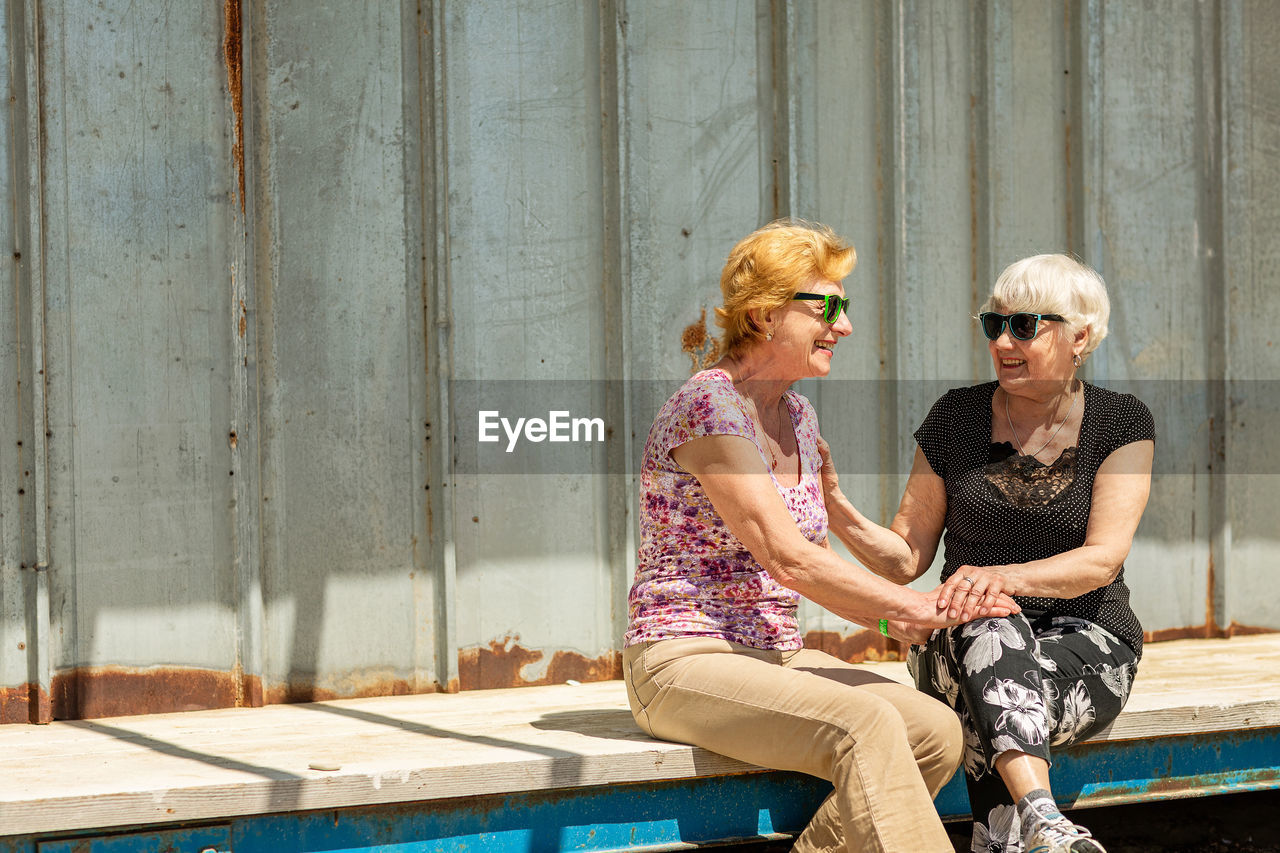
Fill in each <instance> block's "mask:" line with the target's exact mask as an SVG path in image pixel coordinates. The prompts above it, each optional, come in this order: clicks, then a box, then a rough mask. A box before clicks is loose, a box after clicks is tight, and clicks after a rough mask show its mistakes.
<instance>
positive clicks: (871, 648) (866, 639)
mask: <svg viewBox="0 0 1280 853" xmlns="http://www.w3.org/2000/svg"><path fill="white" fill-rule="evenodd" d="M804 647H805V648H806V649H817V650H818V651H820V652H826V653H827V654H829V655H831V656H832V657H836V658H839V659H840V660H842V661H844V662H845V663H861V662H863V661H888V660H905V659H906V649H905V647H904V646H903V644H902V643H899V642H898V641H897V640H891V639H889V638H888V637H885V636H882V635H881V634H880V633H879V632H877V631H858V632H857V633H854V634H849V635H847V636H846V635H844V634H840V633H838V632H836V631H810V632H808V633H807V634H805V635H804Z"/></svg>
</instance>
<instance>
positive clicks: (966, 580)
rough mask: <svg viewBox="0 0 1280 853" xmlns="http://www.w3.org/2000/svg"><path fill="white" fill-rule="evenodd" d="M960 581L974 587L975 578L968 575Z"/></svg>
mask: <svg viewBox="0 0 1280 853" xmlns="http://www.w3.org/2000/svg"><path fill="white" fill-rule="evenodd" d="M960 580H962V581H964V582H965V583H967V584H968V585H969V586H973V578H971V577H969V576H968V575H965V576H964V577H962V578H960Z"/></svg>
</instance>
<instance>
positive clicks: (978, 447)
mask: <svg viewBox="0 0 1280 853" xmlns="http://www.w3.org/2000/svg"><path fill="white" fill-rule="evenodd" d="M1109 312H1110V308H1109V303H1108V300H1107V292H1106V287H1105V285H1104V283H1103V281H1102V278H1101V276H1099V275H1098V274H1097V273H1096V272H1094V271H1093V270H1092V269H1090V268H1089V267H1087V266H1085V265H1083V264H1081V263H1079V262H1077V261H1076V260H1074V259H1072V258H1069V257H1066V256H1064V255H1037V256H1035V257H1031V258H1026V259H1024V260H1021V261H1018V262H1016V263H1014V264H1012V265H1010V266H1009V267H1008V268H1007V269H1005V270H1004V272H1003V273H1002V274H1001V275H1000V277H999V279H998V280H997V281H996V283H995V287H994V288H993V290H992V293H991V296H990V298H988V299H987V302H986V304H985V305H984V306H983V310H982V313H981V314H980V315H979V316H978V320H979V322H980V325H981V328H982V332H983V333H984V334H985V336H986V338H987V345H988V348H989V350H990V353H991V361H992V365H993V367H994V368H995V373H996V377H997V378H996V381H994V382H987V383H984V384H981V385H975V386H973V387H969V388H957V389H954V390H951V391H948V392H947V393H946V394H945V395H943V397H942V398H941V399H939V400H938V401H937V402H936V403H935V404H934V406H933V408H932V410H931V411H930V412H929V414H928V416H927V417H925V419H924V423H923V424H922V425H921V426H920V428H919V429H918V430H917V431H916V433H915V438H916V442H917V444H918V445H919V447H918V449H917V450H916V454H915V462H914V465H913V467H912V470H911V476H910V478H909V479H908V481H907V486H906V491H905V493H904V494H903V496H902V502H901V505H900V506H899V509H898V513H897V515H896V516H895V517H894V519H893V522H892V524H891V526H890V527H889V528H888V529H886V528H883V527H879V526H878V525H876V524H873V523H872V522H870V521H868V520H867V519H866V518H865V517H863V516H862V515H861V514H860V513H859V512H858V511H857V509H855V508H854V507H853V505H852V504H850V503H849V501H848V500H846V499H845V497H844V495H843V494H842V493H841V492H840V488H839V480H838V478H837V476H836V473H835V468H834V466H833V465H832V464H831V461H830V456H829V454H826V452H825V451H826V449H825V447H824V448H823V449H824V462H825V464H824V469H823V481H824V482H823V485H824V491H825V497H826V504H827V509H828V511H829V512H830V514H831V529H832V530H833V531H834V532H835V533H836V535H837V536H839V537H840V539H841V540H842V541H843V542H845V543H846V544H847V545H848V546H849V548H850V550H851V552H852V553H853V554H854V555H855V556H856V557H857V558H858V559H859V560H861V561H862V562H863V563H865V564H866V565H867V567H868V568H870V569H871V570H872V571H875V572H877V573H878V574H880V575H882V576H884V577H886V578H888V579H891V580H894V581H896V582H898V583H904V584H905V583H908V582H910V581H912V580H914V579H916V578H918V577H920V576H921V575H922V574H923V573H924V572H925V571H927V570H928V568H929V566H930V564H932V562H933V558H934V554H935V552H936V551H937V547H938V542H939V539H941V540H942V542H943V543H944V546H945V560H944V565H943V568H942V581H943V583H942V586H941V587H940V588H939V591H938V600H937V605H938V607H940V608H944V609H945V610H946V611H947V613H948V615H949V616H952V617H956V618H959V619H961V620H964V621H965V623H966V624H963V625H961V626H959V627H953V628H947V629H943V630H937V631H931V630H920V631H918V632H917V633H916V636H914V637H913V638H912V639H913V640H914V641H915V642H917V643H918V644H919V645H915V646H913V647H912V651H911V654H910V656H909V659H908V662H909V664H910V666H911V668H912V671H913V674H914V676H915V680H916V685H917V686H918V687H919V688H920V689H921V690H922V691H924V692H926V693H928V694H930V695H933V696H936V697H937V698H939V699H941V700H943V701H945V702H946V703H947V704H949V705H950V706H951V707H952V708H954V709H955V711H956V712H957V714H958V715H959V718H960V720H961V723H962V725H963V726H964V731H965V741H966V743H965V746H966V749H965V762H964V765H965V775H966V780H967V783H968V789H969V803H970V805H971V807H972V810H973V817H974V826H973V838H972V850H973V851H975V853H985V852H986V851H1001V853H1013V851H1027V852H1028V853H1103V848H1102V845H1101V844H1099V843H1098V842H1097V841H1096V840H1094V839H1093V838H1092V837H1091V835H1090V834H1089V832H1088V831H1087V830H1085V829H1084V828H1083V827H1080V826H1077V825H1076V824H1074V823H1073V822H1072V821H1070V820H1068V819H1067V818H1066V817H1064V816H1063V815H1062V814H1060V813H1059V811H1058V809H1057V807H1056V805H1055V803H1054V799H1053V795H1052V793H1051V792H1050V786H1049V762H1050V756H1051V750H1052V749H1057V748H1059V747H1063V746H1067V745H1069V744H1072V743H1075V742H1077V741H1080V740H1082V739H1084V738H1087V737H1088V736H1089V735H1091V734H1093V733H1094V732H1096V731H1097V730H1098V729H1100V728H1101V727H1103V726H1105V725H1107V724H1108V723H1109V722H1111V721H1112V720H1113V719H1115V717H1116V715H1118V714H1119V713H1120V709H1121V708H1122V707H1123V706H1124V703H1125V702H1126V701H1127V699H1128V696H1129V688H1130V685H1131V684H1132V682H1133V677H1134V675H1135V673H1136V671H1137V665H1138V660H1139V658H1140V657H1141V655H1142V628H1141V626H1140V625H1139V624H1138V620H1137V618H1136V617H1135V616H1134V613H1133V610H1132V608H1131V607H1130V606H1129V589H1128V587H1127V586H1125V582H1124V561H1125V558H1126V557H1127V556H1128V553H1129V548H1130V546H1131V545H1132V543H1133V536H1134V533H1135V531H1136V530H1137V527H1138V521H1139V520H1140V519H1141V517H1142V512H1143V509H1144V508H1145V506H1146V503H1147V495H1148V493H1149V491H1150V486H1151V464H1152V458H1153V453H1154V439H1155V427H1154V423H1153V421H1152V418H1151V413H1150V412H1149V411H1148V410H1147V407H1146V406H1145V405H1143V404H1142V402H1141V401H1139V400H1137V399H1136V398H1134V397H1132V396H1129V395H1126V394H1118V393H1115V392H1112V391H1108V390H1105V389H1103V388H1099V387H1097V386H1095V385H1091V384H1089V383H1087V382H1083V381H1081V380H1080V379H1078V378H1077V377H1076V371H1077V369H1078V368H1079V367H1080V365H1081V363H1082V362H1083V361H1084V360H1085V359H1086V358H1088V357H1089V354H1090V353H1092V352H1093V350H1094V349H1095V348H1096V347H1097V346H1098V344H1100V343H1101V342H1102V339H1103V338H1104V337H1106V334H1107V320H1108V315H1109ZM1004 595H1012V596H1013V599H1014V601H1016V602H1017V603H1018V604H1020V605H1021V607H1022V612H1021V613H1017V614H1014V615H1004V614H1001V613H997V612H995V611H992V610H990V609H989V608H990V605H991V603H992V602H993V601H996V600H997V599H998V598H999V597H1001V596H1004ZM975 615H976V616H978V617H979V618H977V619H975V620H974V621H968V620H969V619H970V617H972V616H975Z"/></svg>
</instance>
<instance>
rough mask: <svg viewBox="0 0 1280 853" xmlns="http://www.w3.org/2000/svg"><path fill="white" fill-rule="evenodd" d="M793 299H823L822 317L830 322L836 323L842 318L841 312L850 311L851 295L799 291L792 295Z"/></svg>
mask: <svg viewBox="0 0 1280 853" xmlns="http://www.w3.org/2000/svg"><path fill="white" fill-rule="evenodd" d="M791 299H792V301H795V300H797V299H821V300H822V319H823V320H826V321H827V322H828V323H834V322H835V321H836V320H839V319H840V312H841V311H844V312H845V313H848V311H849V297H847V296H845V297H840V296H836V295H835V294H834V293H797V294H796V295H795V296H793V297H791Z"/></svg>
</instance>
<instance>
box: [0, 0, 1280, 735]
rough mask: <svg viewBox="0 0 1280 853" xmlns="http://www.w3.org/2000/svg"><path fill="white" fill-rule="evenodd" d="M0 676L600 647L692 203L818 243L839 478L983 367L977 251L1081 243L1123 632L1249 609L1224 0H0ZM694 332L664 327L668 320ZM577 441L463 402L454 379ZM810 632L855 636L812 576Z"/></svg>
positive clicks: (150, 702) (249, 693) (208, 676)
mask: <svg viewBox="0 0 1280 853" xmlns="http://www.w3.org/2000/svg"><path fill="white" fill-rule="evenodd" d="M0 24H2V26H3V31H2V32H0V37H2V38H3V42H4V47H5V50H6V51H7V55H8V57H9V59H10V61H9V62H8V63H7V64H4V65H0V75H4V79H5V82H6V83H7V86H8V90H9V92H10V96H11V97H10V105H11V108H10V110H9V111H7V112H4V113H0V122H2V123H3V128H0V145H3V158H4V163H5V165H6V166H7V168H5V169H3V170H0V192H2V193H3V196H4V198H5V199H7V200H8V203H7V204H5V205H3V207H2V208H0V224H2V226H3V233H4V234H6V235H8V238H9V241H10V243H11V247H10V248H11V250H12V253H13V258H14V261H13V263H12V264H6V265H4V267H3V272H0V275H2V276H3V279H4V280H3V282H2V286H0V300H3V301H2V302H0V307H2V308H3V310H4V316H6V317H8V318H10V322H9V324H8V325H7V326H6V331H5V333H4V336H3V339H0V373H2V374H3V375H4V376H6V377H8V378H9V382H10V385H9V387H10V389H11V391H10V397H9V401H8V403H7V404H6V405H4V406H0V431H2V432H0V434H2V435H3V436H4V437H5V440H4V442H3V444H0V569H2V574H0V613H2V614H3V622H2V623H0V688H2V689H0V719H3V720H6V721H16V720H27V719H31V720H47V719H49V718H51V717H77V716H97V715H105V714H114V713H124V712H139V711H153V710H166V709H179V708H195V707H211V706H222V705H232V704H248V705H254V704H260V703H262V702H277V701H287V700H296V699H306V698H320V697H332V696H353V695H369V694H384V693H397V692H410V691H426V690H435V689H451V690H452V689H459V688H462V689H467V688H475V687H488V686H506V685H514V684H525V683H537V682H547V681H549V682H556V681H563V680H566V679H594V678H608V677H615V676H616V675H617V674H618V673H617V660H618V655H617V650H618V646H619V637H620V633H621V630H622V627H623V624H624V622H625V596H626V589H627V586H628V584H629V580H630V572H631V565H632V559H633V558H632V554H633V553H634V547H635V532H634V503H635V494H634V488H635V484H634V482H633V480H632V478H631V476H630V472H631V470H633V468H634V460H635V459H636V458H637V456H638V453H639V449H640V446H641V445H642V444H643V440H644V434H645V431H646V430H647V428H648V423H649V420H650V418H651V417H652V414H653V412H654V411H655V409H656V406H657V405H658V404H659V403H660V401H661V399H662V398H663V397H664V396H665V395H666V394H667V393H669V392H670V391H671V390H672V389H673V388H674V387H675V385H676V384H678V382H679V381H680V379H681V378H682V377H683V376H686V375H687V374H688V372H689V369H690V366H691V364H692V362H693V360H694V359H696V358H697V357H698V356H699V354H701V353H705V345H704V342H703V341H702V340H701V338H700V335H699V328H698V326H697V323H698V321H699V319H700V317H701V316H702V315H703V312H704V310H707V309H709V308H710V307H711V306H713V305H714V304H715V302H716V297H717V288H716V281H717V278H718V272H719V268H720V266H721V264H722V262H723V259H724V256H725V254H726V253H727V251H728V249H729V247H730V246H731V245H732V243H733V242H734V241H735V240H736V239H737V238H739V237H740V236H742V235H743V234H745V233H746V232H748V231H750V230H751V229H753V228H755V227H756V226H757V225H759V224H761V223H763V222H765V221H768V220H770V219H772V218H774V217H776V216H778V215H784V214H794V215H799V216H803V217H806V218H810V219H817V220H821V221H824V222H827V223H829V224H831V225H832V226H833V227H835V228H836V229H837V230H838V231H840V232H842V233H844V234H846V235H848V236H849V237H850V238H851V239H852V240H853V242H854V243H855V245H856V246H857V248H858V250H859V257H860V261H859V265H858V268H857V270H855V272H854V274H853V276H852V277H851V278H850V280H849V281H848V282H847V283H846V284H847V287H848V290H849V293H850V295H851V296H853V297H854V302H855V306H856V307H855V310H854V314H853V319H854V335H853V337H852V338H851V339H850V340H849V341H847V342H846V343H845V345H844V346H842V347H841V353H840V356H839V358H838V359H837V362H836V367H835V371H834V376H833V378H831V379H829V380H825V381H824V382H821V383H808V384H806V387H805V388H804V389H802V390H804V391H805V392H806V393H809V394H810V395H811V397H812V398H813V399H814V400H815V402H816V403H817V404H818V406H819V409H820V412H821V418H822V424H823V431H824V434H826V435H827V436H828V438H829V439H830V440H831V442H832V444H833V445H834V446H835V448H836V452H837V456H838V459H839V461H840V462H841V467H842V468H843V470H844V472H845V473H844V475H843V476H842V482H844V483H845V484H846V488H847V489H848V490H849V491H850V492H851V494H852V496H854V497H855V499H856V500H858V501H859V502H860V503H861V505H862V506H864V507H865V508H867V509H868V510H870V512H871V514H872V515H876V516H878V517H880V518H882V519H887V518H888V517H889V516H890V515H891V513H892V511H893V509H894V508H895V507H896V503H897V498H898V495H899V493H900V489H901V486H902V482H903V476H902V475H903V473H904V471H905V469H906V467H907V462H908V460H909V458H910V452H911V448H912V443H911V438H910V432H911V430H912V429H913V428H914V427H915V425H916V424H917V423H918V421H919V420H920V418H921V417H922V416H923V414H924V412H925V411H926V410H927V406H928V404H929V403H930V402H931V401H932V399H933V398H934V397H936V396H937V394H938V393H940V392H941V390H943V389H945V388H946V387H949V386H951V385H955V384H960V383H967V382H971V381H976V380H982V379H986V378H988V377H989V376H990V368H989V366H988V362H987V355H986V348H985V346H984V345H983V342H982V341H981V340H980V338H979V336H978V335H977V333H976V331H975V329H974V324H973V323H972V321H970V320H969V317H970V316H971V315H972V313H973V312H974V310H975V309H976V306H977V304H978V303H979V301H980V300H981V298H982V295H983V294H984V293H985V290H986V288H987V287H988V286H989V283H990V281H991V280H992V279H993V278H994V276H995V274H996V273H998V272H999V270H1000V269H1001V268H1002V267H1003V266H1004V265H1005V264H1007V263H1008V262H1010V261H1012V260H1014V259H1016V258H1018V257H1021V256H1023V255H1026V254H1030V253H1033V252H1039V251H1055V250H1066V251H1072V252H1075V253H1077V254H1078V255H1079V256H1081V257H1082V258H1083V259H1085V260H1086V261H1087V262H1089V263H1091V264H1093V265H1095V266H1096V267H1098V268H1099V269H1100V270H1101V272H1102V273H1103V274H1104V276H1105V277H1106V278H1107V280H1108V282H1109V283H1110V286H1111V291H1112V297H1113V302H1114V306H1113V322H1112V334H1111V337H1110V338H1109V339H1108V340H1107V341H1106V343H1105V344H1104V345H1103V348H1102V349H1101V350H1100V351H1099V352H1098V354H1097V356H1096V357H1095V358H1094V359H1093V360H1091V361H1090V363H1089V365H1088V369H1087V373H1088V375H1089V376H1090V377H1092V378H1094V379H1095V380H1098V381H1106V382H1110V383H1112V384H1122V385H1123V386H1124V387H1125V389H1126V390H1134V391H1136V392H1137V393H1139V394H1140V395H1141V396H1143V397H1144V399H1147V401H1148V402H1149V403H1150V404H1151V406H1152V408H1153V409H1154V410H1155V411H1156V415H1157V419H1158V420H1159V422H1160V423H1159V427H1160V430H1161V435H1162V443H1161V450H1160V453H1161V457H1160V461H1159V463H1158V468H1159V472H1158V476H1157V479H1156V484H1155V489H1154V493H1153V497H1152V502H1151V506H1150V508H1149V510H1148V512H1147V515H1146V518H1145V520H1144V522H1143V525H1142V527H1141V529H1140V531H1139V536H1138V541H1137V543H1136V544H1135V547H1134V551H1133V554H1132V556H1131V558H1130V561H1129V570H1128V577H1129V580H1130V584H1131V586H1132V588H1133V590H1134V593H1135V600H1136V606H1137V609H1138V611H1139V614H1140V615H1141V616H1142V618H1143V620H1144V623H1145V625H1146V627H1147V628H1148V629H1149V630H1150V631H1151V632H1153V633H1154V634H1155V635H1157V636H1179V635H1187V634H1195V635H1213V634H1217V633H1226V632H1230V631H1237V630H1251V629H1256V628H1280V604H1277V602H1276V599H1275V597H1274V596H1272V595H1270V594H1269V592H1270V588H1271V587H1272V586H1273V585H1274V582H1275V580H1276V578H1277V575H1278V570H1277V569H1276V568H1275V562H1276V560H1275V558H1276V556H1277V554H1280V547H1278V546H1277V541H1276V534H1275V525H1274V521H1273V519H1274V515H1275V507H1276V505H1277V497H1280V479H1278V478H1277V477H1276V476H1275V475H1276V474H1277V473H1280V467H1278V466H1280V447H1278V446H1277V440H1276V438H1275V432H1276V430H1275V429H1274V427H1273V426H1272V422H1273V419H1274V416H1275V414H1276V410H1277V408H1280V405H1278V404H1280V399H1278V397H1277V393H1276V390H1275V388H1274V387H1273V386H1274V385H1275V382H1276V380H1277V379H1280V354H1278V353H1277V351H1276V348H1275V347H1274V346H1273V342H1274V340H1275V337H1276V332H1275V329H1276V328H1277V321H1278V320H1280V300H1278V299H1277V298H1276V291H1277V271H1278V270H1280V264H1278V263H1277V261H1280V257H1278V256H1277V254H1278V253H1280V239H1277V238H1280V214H1278V213H1277V211H1280V70H1277V69H1280V62H1277V59H1278V58H1280V57H1278V56H1277V50H1278V49H1277V47H1276V45H1277V44H1280V19H1277V18H1276V16H1275V15H1274V14H1272V9H1271V8H1270V6H1269V4H1267V3H1266V2H1263V0H1252V2H1248V1H1247V0H1222V2H1193V0H1160V1H1159V2H1157V0H1150V2H1141V3H1139V2H1126V3H1103V2H1100V0H1043V2H1016V1H1015V0H992V2H988V3H982V4H977V3H975V4H964V3H954V2H943V0H936V2H912V1H911V0H894V1H893V2H891V1H890V0H884V2H859V3H850V2H836V0H827V2H791V3H788V2H781V0H778V2H768V0H704V2H698V3H688V2H683V0H651V1H650V2H638V0H602V2H600V3H598V4H576V3H568V4H565V3H550V2H545V0H543V2H534V0H437V2H435V3H433V4H432V3H426V4H422V8H421V9H419V4H417V3H416V2H402V3H394V2H370V3H364V4H359V3H357V4H351V3H316V2H314V0H307V2H303V0H278V2H272V3H255V2H246V1H245V0H225V3H224V4H223V5H222V6H221V7H218V6H217V5H214V4H208V3H204V4H200V3H184V2H157V3H150V4H142V5H141V6H140V5H139V4H134V3H126V2H123V0H104V2H99V3H95V4H53V3H42V2H39V0H9V2H8V4H7V6H6V16H5V18H4V20H3V21H2V22H0ZM691 352H692V354H691ZM504 407H505V411H503V412H502V414H503V415H504V416H509V417H516V416H524V417H529V416H540V417H545V416H546V413H547V412H549V411H552V410H554V409H557V408H563V409H566V410H571V411H572V413H573V414H574V415H575V416H576V415H582V416H590V417H600V418H601V419H602V420H604V421H605V423H606V425H607V437H606V438H605V440H603V441H599V442H591V443H583V444H576V445H571V446H568V447H554V448H553V447H552V446H551V445H550V444H549V443H548V444H542V445H531V444H528V443H526V444H525V446H522V447H521V448H520V449H519V451H518V452H513V453H512V454H506V453H505V451H504V449H503V448H502V445H501V443H499V444H482V443H480V442H479V441H478V429H479V425H478V422H477V417H478V412H479V411H481V410H488V409H503V408H504ZM805 627H806V630H807V631H808V632H809V641H810V642H811V643H812V644H814V645H818V646H821V647H824V648H829V649H832V650H834V651H837V652H838V653H841V654H843V655H846V656H858V655H865V654H870V655H877V654H884V653H886V652H888V651H892V650H886V649H885V648H884V647H883V646H882V645H880V644H879V643H878V642H877V641H874V640H870V639H867V636H868V635H867V634H865V633H862V632H856V631H854V630H853V629H852V628H851V627H850V626H849V625H847V624H846V623H842V622H840V621H839V620H836V619H834V618H833V617H830V616H827V615H824V614H823V613H821V612H820V611H818V610H817V609H816V608H807V609H806V611H805Z"/></svg>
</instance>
